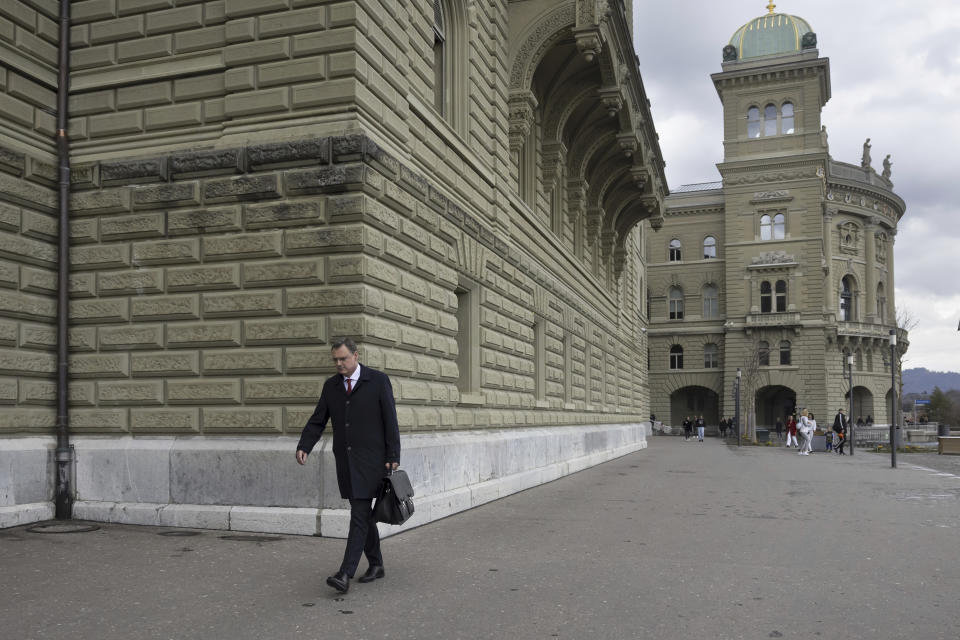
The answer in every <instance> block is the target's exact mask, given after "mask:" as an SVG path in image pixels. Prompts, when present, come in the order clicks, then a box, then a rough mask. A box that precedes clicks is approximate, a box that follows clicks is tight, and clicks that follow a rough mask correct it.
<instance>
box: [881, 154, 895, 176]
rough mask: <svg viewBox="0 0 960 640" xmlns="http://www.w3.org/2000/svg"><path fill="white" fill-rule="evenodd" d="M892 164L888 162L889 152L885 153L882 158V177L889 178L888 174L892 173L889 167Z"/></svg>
mask: <svg viewBox="0 0 960 640" xmlns="http://www.w3.org/2000/svg"><path fill="white" fill-rule="evenodd" d="M892 166H893V163H892V162H890V154H889V153H888V154H887V157H886V158H884V159H883V177H884V178H886V179H887V180H889V179H890V174H891V173H893V172H892V171H891V170H890V167H892Z"/></svg>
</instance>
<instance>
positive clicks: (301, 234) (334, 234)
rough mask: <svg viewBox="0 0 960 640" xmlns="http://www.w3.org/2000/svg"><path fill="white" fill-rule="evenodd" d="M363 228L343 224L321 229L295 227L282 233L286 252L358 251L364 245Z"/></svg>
mask: <svg viewBox="0 0 960 640" xmlns="http://www.w3.org/2000/svg"><path fill="white" fill-rule="evenodd" d="M364 231H365V230H364V228H363V227H361V226H354V225H350V226H347V225H343V226H337V227H329V228H323V229H297V230H295V231H288V232H286V233H285V235H284V239H283V243H284V248H285V249H286V251H287V253H288V254H295V253H334V252H351V251H359V250H361V248H362V247H363V245H364V240H365V237H366V234H365V233H364Z"/></svg>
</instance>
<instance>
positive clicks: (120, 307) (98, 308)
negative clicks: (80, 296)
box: [70, 298, 130, 324]
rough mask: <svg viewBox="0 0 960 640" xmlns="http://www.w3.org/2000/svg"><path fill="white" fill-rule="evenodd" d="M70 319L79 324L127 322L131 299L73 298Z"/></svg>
mask: <svg viewBox="0 0 960 640" xmlns="http://www.w3.org/2000/svg"><path fill="white" fill-rule="evenodd" d="M70 320H71V321H72V322H76V323H79V324H100V323H107V322H127V321H129V320H130V301H129V300H127V299H126V298H123V299H117V300H99V299H97V300H71V301H70Z"/></svg>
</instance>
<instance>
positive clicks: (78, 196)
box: [70, 169, 130, 216]
mask: <svg viewBox="0 0 960 640" xmlns="http://www.w3.org/2000/svg"><path fill="white" fill-rule="evenodd" d="M101 170H102V169H101ZM129 210H130V190H129V189H124V188H120V189H104V190H102V191H75V192H73V193H71V194H70V213H71V214H74V215H81V216H82V215H90V214H97V213H119V212H122V211H129Z"/></svg>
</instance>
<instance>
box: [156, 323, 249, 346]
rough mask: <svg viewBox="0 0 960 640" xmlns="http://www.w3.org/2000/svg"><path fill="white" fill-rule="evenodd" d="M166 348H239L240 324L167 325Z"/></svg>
mask: <svg viewBox="0 0 960 640" xmlns="http://www.w3.org/2000/svg"><path fill="white" fill-rule="evenodd" d="M167 346H168V347H170V348H173V347H233V346H240V322H239V321H236V322H185V323H180V322H178V323H170V324H168V325H167Z"/></svg>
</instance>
